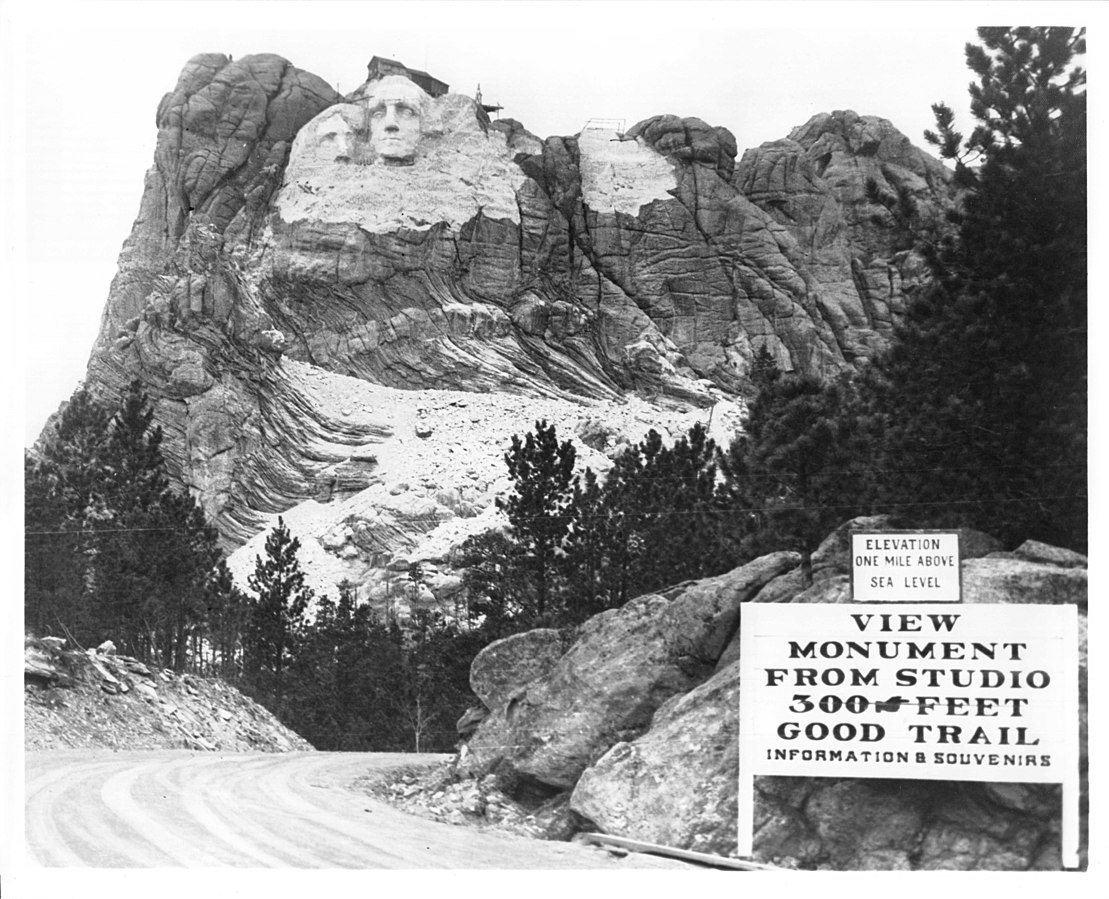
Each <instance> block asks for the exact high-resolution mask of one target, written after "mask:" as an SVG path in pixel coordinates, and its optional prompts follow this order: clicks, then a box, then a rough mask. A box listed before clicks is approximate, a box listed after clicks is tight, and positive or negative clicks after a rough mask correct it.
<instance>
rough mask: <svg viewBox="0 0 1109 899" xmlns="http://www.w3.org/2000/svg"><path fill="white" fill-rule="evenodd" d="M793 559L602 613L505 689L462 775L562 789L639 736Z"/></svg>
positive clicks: (701, 673) (776, 559)
mask: <svg viewBox="0 0 1109 899" xmlns="http://www.w3.org/2000/svg"><path fill="white" fill-rule="evenodd" d="M797 563H798V557H797V555H796V554H795V553H784V552H783V553H775V554H773V555H770V556H765V557H763V558H761V559H757V560H755V561H754V562H752V563H750V564H749V565H746V566H743V567H741V568H737V569H735V570H734V571H731V572H729V573H727V574H724V575H721V576H719V577H716V578H708V579H705V580H703V581H695V582H693V583H692V584H690V585H688V586H686V587H684V588H683V589H682V590H681V591H680V592H678V594H677V595H676V596H675V597H674V598H672V599H667V598H666V597H663V596H658V595H655V594H648V595H646V596H641V597H639V598H638V599H634V600H632V601H631V602H629V603H627V604H626V605H625V606H623V607H622V608H619V609H612V610H609V611H607V612H602V613H601V614H600V615H596V616H594V617H593V618H591V619H589V620H588V621H587V622H586V623H585V624H584V625H583V626H582V628H581V631H580V634H579V636H578V639H577V640H576V641H575V643H574V644H573V645H572V646H571V647H570V648H569V649H568V650H567V651H566V653H565V654H564V655H563V656H562V657H561V658H559V660H558V661H557V662H556V663H555V665H554V666H553V667H552V668H551V670H550V671H549V672H548V673H547V674H546V675H544V676H542V677H539V678H537V679H536V680H533V681H532V682H531V683H529V684H527V685H525V686H523V687H521V688H519V689H517V690H515V691H514V692H512V693H510V694H509V695H508V698H507V702H506V703H505V704H504V705H503V706H501V707H499V708H497V709H494V710H493V712H492V714H491V715H489V717H488V718H487V719H486V720H485V721H484V722H482V724H481V726H480V727H479V728H478V730H477V732H476V733H475V734H474V736H473V737H472V738H471V739H470V741H469V743H468V746H467V749H466V753H465V754H464V757H463V759H462V761H461V763H460V770H461V771H462V772H463V773H467V774H473V775H477V776H482V775H484V774H487V773H489V772H490V771H496V772H497V773H498V775H500V777H501V778H502V779H503V780H504V781H505V782H506V783H508V784H509V785H510V786H513V787H515V786H516V785H517V784H524V785H536V784H538V785H542V786H543V787H545V788H547V789H549V790H567V789H570V788H571V787H573V786H574V784H575V783H576V782H577V779H578V777H579V776H580V775H581V772H582V771H584V770H585V768H586V767H588V766H589V765H590V764H592V763H593V762H594V761H596V759H597V758H599V757H600V756H601V755H602V754H603V753H605V752H606V751H607V750H608V749H609V748H610V747H611V746H613V745H614V744H616V743H618V742H621V741H628V740H631V739H633V738H634V737H637V736H639V734H641V733H642V732H643V731H644V730H645V729H646V728H647V726H648V725H649V724H650V721H651V717H652V715H653V714H654V712H655V710H656V709H657V708H658V707H659V706H660V705H662V704H663V703H664V702H665V701H666V700H667V699H669V698H670V697H672V696H676V695H678V694H681V693H685V692H687V691H688V690H690V689H692V688H693V687H694V686H696V685H697V684H698V683H699V682H700V681H702V680H704V679H705V677H707V676H708V674H709V673H710V672H711V671H712V668H713V667H714V666H715V664H716V661H717V659H718V658H719V656H720V653H721V652H722V651H723V648H724V646H725V645H727V643H728V641H729V640H730V638H731V636H732V634H733V633H734V632H735V630H736V629H737V627H738V620H739V617H738V616H739V607H740V604H741V603H743V602H745V601H747V600H749V599H750V598H751V596H753V595H754V594H755V593H756V592H757V591H758V590H759V588H760V587H761V586H762V585H763V584H765V583H766V582H767V581H768V580H770V579H771V578H773V577H776V576H777V575H779V574H781V573H782V572H783V571H786V570H788V569H789V568H792V567H794V566H795V565H797Z"/></svg>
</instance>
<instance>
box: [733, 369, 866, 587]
mask: <svg viewBox="0 0 1109 899" xmlns="http://www.w3.org/2000/svg"><path fill="white" fill-rule="evenodd" d="M854 407H855V404H854V403H853V402H852V400H851V399H850V390H849V385H848V383H846V382H844V383H837V384H831V385H824V384H821V383H820V382H818V381H816V380H813V379H811V378H807V377H802V376H783V377H781V378H780V379H778V380H775V381H774V382H772V383H770V384H768V385H767V386H766V387H764V389H763V390H762V391H761V392H760V393H759V395H758V396H757V397H756V399H755V401H754V402H753V403H752V404H751V407H750V411H749V415H748V418H747V423H746V427H745V433H744V434H743V435H741V436H740V437H739V438H738V439H737V440H736V441H735V442H734V443H733V444H732V446H731V447H730V449H729V452H728V454H727V458H726V459H724V460H723V461H722V464H723V468H724V471H725V474H726V486H725V492H726V493H727V495H728V497H729V505H731V506H733V507H734V508H737V509H742V508H747V509H750V510H751V515H750V519H749V526H750V524H751V523H753V524H754V527H753V528H752V529H751V530H752V533H751V535H750V536H749V537H747V539H746V541H745V553H744V555H746V556H748V557H753V556H757V555H761V554H763V553H765V552H770V551H772V550H777V549H793V550H795V551H797V552H799V553H801V558H802V572H803V578H804V583H805V584H806V585H807V584H809V583H811V581H812V567H811V555H812V551H813V550H814V549H816V547H817V545H819V541H820V540H821V539H822V538H823V537H825V536H826V535H827V533H828V531H829V530H831V529H832V528H833V527H835V526H836V525H837V524H839V523H840V522H841V521H843V520H844V519H845V518H850V517H851V516H852V515H854V514H858V513H859V512H861V511H863V510H862V508H861V507H860V500H859V496H860V492H861V490H862V484H863V482H864V477H865V473H866V471H867V462H866V458H867V453H866V451H865V449H864V442H863V441H862V440H861V439H860V436H861V435H860V434H859V433H858V432H857V431H856V430H855V425H856V424H857V420H856V419H854V418H853V416H852V414H851V412H850V411H849V410H853V409H854Z"/></svg>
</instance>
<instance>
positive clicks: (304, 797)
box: [26, 751, 687, 869]
mask: <svg viewBox="0 0 1109 899" xmlns="http://www.w3.org/2000/svg"><path fill="white" fill-rule="evenodd" d="M438 758H440V757H439V756H428V755H424V756H413V755H399V754H385V753H326V752H319V753H316V752H304V753H288V754H275V753H258V754H254V753H242V754H238V753H228V754H226V755H220V754H217V753H195V752H118V753H113V752H87V751H82V752H77V751H73V752H70V751H53V752H28V753H27V765H26V785H27V805H26V828H27V831H26V832H27V847H28V851H29V854H30V856H31V858H32V859H33V860H34V861H35V862H37V863H38V864H41V865H43V866H46V867H68V866H83V867H97V868H104V867H108V868H149V867H190V868H194V867H207V868H212V867H245V868H269V867H294V868H408V869H411V868H517V869H518V868H541V869H548V868H609V869H620V868H633V867H636V868H642V867H650V868H675V867H687V866H685V865H684V864H682V863H681V862H676V861H671V860H668V859H662V858H655V857H651V856H643V855H635V854H632V855H629V856H628V857H626V858H615V857H613V856H612V855H610V854H609V853H607V852H604V851H603V850H599V849H595V848H589V847H585V846H579V845H576V844H569V843H551V842H544V841H538V840H528V839H525V838H522V837H514V836H510V835H502V834H493V833H489V832H484V831H479V830H477V829H475V828H469V827H458V826H452V825H448V824H440V823H438V822H435V821H427V820H424V819H422V818H417V817H414V816H412V815H408V814H405V813H403V812H400V811H397V810H396V809H394V808H392V807H390V806H388V805H385V804H383V803H381V802H378V801H375V800H374V799H371V798H370V797H369V796H367V795H365V794H363V793H360V792H359V791H357V790H356V789H352V786H351V785H352V783H353V781H354V780H355V779H356V778H358V777H360V776H362V775H364V774H366V773H367V772H368V771H370V770H371V769H374V768H378V769H380V768H387V767H392V766H397V765H411V764H414V763H417V762H422V761H436V760H437V759H438Z"/></svg>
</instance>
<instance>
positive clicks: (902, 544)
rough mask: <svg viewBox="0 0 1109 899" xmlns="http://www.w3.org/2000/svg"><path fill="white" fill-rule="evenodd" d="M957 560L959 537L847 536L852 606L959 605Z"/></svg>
mask: <svg viewBox="0 0 1109 899" xmlns="http://www.w3.org/2000/svg"><path fill="white" fill-rule="evenodd" d="M959 562H960V560H959V535H958V534H951V533H931V532H927V531H912V532H902V531H887V532H885V533H871V534H864V533H858V534H852V535H851V580H852V583H851V587H852V596H853V597H854V600H855V602H958V601H959V599H960V596H961V589H960V586H961V581H960V578H961V565H960V564H959Z"/></svg>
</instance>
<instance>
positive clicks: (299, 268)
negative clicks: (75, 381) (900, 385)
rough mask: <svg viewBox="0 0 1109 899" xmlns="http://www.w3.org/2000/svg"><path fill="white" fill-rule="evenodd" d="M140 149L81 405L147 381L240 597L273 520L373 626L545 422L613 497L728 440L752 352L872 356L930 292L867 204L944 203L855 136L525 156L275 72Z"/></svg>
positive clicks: (404, 85)
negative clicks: (666, 455)
mask: <svg viewBox="0 0 1109 899" xmlns="http://www.w3.org/2000/svg"><path fill="white" fill-rule="evenodd" d="M157 122H158V129H159V133H158V141H157V148H156V150H155V157H154V164H153V166H152V168H151V169H150V170H149V172H148V173H147V175H146V181H145V187H144V192H143V198H142V202H141V206H140V209H139V214H138V218H137V219H136V221H135V225H134V227H133V229H132V232H131V235H130V236H129V237H128V239H127V241H126V242H125V244H124V247H123V251H122V253H121V255H120V259H119V271H118V274H117V275H116V277H115V279H114V281H113V283H112V286H111V291H110V294H109V297H108V301H107V304H106V307H105V311H104V316H103V320H102V326H101V330H100V334H99V337H98V339H97V342H96V345H95V347H94V349H93V352H92V355H91V358H90V360H89V367H88V374H87V379H86V382H87V383H88V385H89V386H90V387H91V389H92V390H93V392H94V393H96V394H98V395H101V396H103V397H104V398H106V399H114V398H115V397H117V396H118V394H119V391H120V390H121V389H122V388H123V387H124V386H125V385H126V384H127V383H129V382H130V381H131V380H133V379H135V378H138V379H140V380H141V381H142V382H143V383H144V385H145V387H146V390H147V391H148V393H149V395H150V397H151V399H152V401H153V402H154V408H155V418H156V420H157V421H158V422H159V423H160V424H161V425H162V427H163V429H164V432H165V441H164V443H163V452H164V453H165V454H166V457H167V459H168V460H169V463H170V468H171V470H172V471H173V473H174V475H175V476H176V477H177V478H178V479H179V480H180V482H181V483H183V484H185V485H187V486H188V487H189V488H190V489H191V490H192V491H193V492H194V493H195V494H196V495H197V496H198V497H199V498H200V500H201V502H202V503H203V505H204V507H205V509H206V511H207V512H208V514H209V516H210V517H211V518H212V520H213V521H214V522H215V523H216V524H217V525H218V527H219V529H220V532H221V534H222V536H223V539H224V541H225V543H226V545H227V546H228V547H229V548H230V547H242V548H241V549H239V551H238V552H237V553H236V556H235V557H234V558H233V560H232V564H233V567H234V568H235V569H236V570H237V571H238V572H239V573H240V575H242V573H243V572H245V570H246V569H247V568H248V567H249V566H250V564H251V563H252V561H253V558H254V555H255V554H256V553H257V552H258V551H259V550H260V547H261V543H260V540H261V539H262V538H261V537H260V536H259V532H260V531H262V530H263V529H264V528H265V527H266V525H267V524H269V523H270V522H272V521H273V520H274V519H275V518H276V515H277V514H278V513H281V514H284V515H285V516H286V520H287V522H288V523H289V525H290V527H291V529H293V530H294V532H295V533H296V534H297V535H298V536H299V537H300V538H301V541H302V544H303V545H304V552H305V553H307V554H308V555H309V556H310V557H312V558H313V559H314V564H313V566H311V567H313V568H314V569H315V571H316V577H317V578H319V579H321V580H320V583H318V584H317V587H320V586H322V587H325V588H326V586H327V585H328V584H334V583H336V582H337V581H338V580H340V579H342V578H348V579H350V580H352V581H353V582H355V583H356V584H358V585H360V594H361V596H362V597H363V598H376V599H377V600H379V601H382V602H389V597H390V596H391V595H392V587H391V583H392V579H393V578H394V576H395V575H396V573H397V572H403V571H405V570H406V569H407V566H408V563H409V562H410V561H424V562H430V563H433V564H432V566H431V567H430V571H431V577H430V579H429V581H428V590H429V594H428V596H426V597H425V600H426V601H428V602H439V603H444V602H448V601H449V597H450V591H451V590H452V589H455V587H456V586H457V578H454V577H453V576H452V575H451V573H450V571H449V566H447V565H446V564H441V568H442V570H437V569H436V568H435V563H445V560H446V557H447V554H448V552H449V549H450V547H451V546H452V545H456V544H457V543H458V542H460V541H461V540H462V539H464V537H465V536H466V535H467V534H469V533H474V532H476V531H478V530H481V529H484V528H485V527H489V526H493V525H494V524H495V523H496V515H495V512H494V509H493V506H492V502H493V498H494V497H495V496H496V495H497V493H498V492H499V491H501V490H503V489H504V488H505V486H506V482H505V481H504V475H505V471H504V467H503V463H502V462H501V454H502V453H503V451H504V449H505V447H506V445H507V443H508V439H509V437H510V436H511V435H512V434H513V433H522V432H524V431H526V430H529V429H530V428H531V426H532V424H533V423H534V421H535V420H536V419H539V418H546V419H548V420H549V421H552V422H556V423H557V424H558V425H559V427H560V429H561V430H562V432H563V435H562V436H571V432H574V434H575V435H576V436H575V441H576V442H577V443H578V445H579V449H580V451H581V452H580V455H581V458H582V461H583V463H584V464H589V465H592V466H593V467H594V468H595V469H603V468H604V467H605V466H606V465H607V464H608V462H607V458H606V451H607V452H609V453H611V452H612V450H613V448H614V447H617V446H619V444H620V442H621V441H627V440H637V439H639V438H640V437H641V436H642V435H643V434H644V433H645V432H646V431H647V430H648V429H649V428H651V427H654V428H656V429H657V430H659V431H660V432H664V437H665V436H667V435H669V436H671V437H672V436H677V435H678V434H680V433H683V432H684V431H685V430H686V429H687V428H688V427H689V426H690V425H692V424H693V423H694V422H697V421H702V422H707V423H709V424H710V425H711V426H712V429H713V433H714V435H715V436H717V437H718V439H721V440H727V439H728V437H729V436H730V435H731V434H732V433H734V431H735V429H736V428H737V427H738V426H739V424H740V422H741V420H742V413H743V405H744V404H743V400H744V396H745V395H746V394H747V393H748V392H749V390H750V381H749V378H748V373H749V371H750V367H751V363H752V359H753V357H754V355H755V354H756V353H757V352H759V351H760V350H761V349H763V348H765V349H766V350H767V351H769V353H770V354H771V355H772V356H773V357H774V359H775V360H776V361H777V363H778V365H779V367H781V368H783V369H785V370H793V371H803V372H807V373H811V374H815V375H817V376H822V377H829V376H832V375H833V374H835V373H836V372H838V371H841V370H843V369H845V368H847V367H850V366H852V365H856V364H858V363H859V362H860V361H861V360H864V359H866V358H868V357H869V356H871V355H873V354H874V353H875V352H877V351H879V350H880V349H881V348H882V347H884V346H885V345H886V344H887V342H888V341H889V339H890V335H891V332H892V328H893V326H894V324H895V323H896V322H897V320H898V318H899V316H900V315H901V314H902V313H903V311H904V309H905V304H906V302H907V301H908V299H909V298H910V297H911V296H912V295H913V293H914V291H915V290H917V289H918V288H919V287H920V285H921V279H922V277H923V268H922V266H921V263H920V260H919V258H918V257H917V256H916V255H915V254H914V253H913V251H912V250H911V243H912V234H911V233H909V232H908V231H907V230H906V228H905V227H904V225H903V224H901V223H899V222H897V221H896V220H895V219H894V218H893V217H892V216H891V214H890V213H889V212H888V211H886V209H885V208H884V207H882V206H880V205H877V204H875V203H873V202H871V201H870V200H869V199H868V196H870V195H871V194H869V193H868V190H867V183H868V181H873V182H874V183H875V184H876V185H877V187H878V188H879V190H880V192H883V193H886V194H891V195H896V194H898V193H908V194H909V195H911V196H912V197H913V198H914V199H915V200H916V203H917V207H918V209H919V210H920V211H921V214H922V215H924V216H927V217H932V218H938V217H939V216H940V215H941V214H942V212H943V210H944V209H945V208H946V206H947V205H948V204H949V203H950V201H951V197H952V188H951V186H950V184H949V178H948V175H947V172H946V170H945V169H944V168H943V167H942V166H941V165H940V164H939V163H938V162H936V161H935V160H934V159H932V158H930V157H929V156H927V155H926V154H924V153H923V152H921V151H920V150H918V149H916V148H915V147H913V146H912V144H911V143H910V142H909V141H908V139H907V138H905V137H904V136H903V135H901V134H900V133H899V132H898V131H897V130H896V129H895V128H894V127H893V126H892V125H891V124H890V123H889V122H887V121H885V120H882V119H877V118H874V117H869V116H860V115H857V114H856V113H854V112H849V111H839V112H833V113H830V114H822V115H818V116H815V117H814V118H812V119H811V120H810V121H809V122H807V123H805V124H804V125H802V126H801V127H799V128H797V129H795V130H794V131H793V132H792V133H791V134H790V135H789V136H788V137H787V138H785V139H782V140H777V141H773V142H770V143H766V144H763V145H762V146H760V147H758V148H756V149H753V150H748V151H747V152H745V153H744V154H743V155H742V156H738V152H737V147H736V143H735V139H734V137H733V136H732V135H731V133H730V132H729V131H727V129H725V128H722V127H713V126H710V125H708V124H706V123H704V122H702V121H700V120H698V119H693V118H680V117H677V116H673V115H660V116H655V117H653V118H650V119H647V120H645V121H643V122H640V123H638V124H637V125H635V126H634V127H632V128H631V129H629V130H628V131H627V132H625V133H622V134H618V133H615V132H611V131H606V130H602V129H593V128H586V129H585V130H583V131H582V132H581V133H580V134H578V135H575V136H571V137H549V138H546V139H543V140H541V139H539V138H538V137H536V136H535V135H533V134H531V133H529V132H528V131H527V130H526V129H525V128H524V127H523V125H521V124H520V123H518V122H515V121H513V120H511V119H504V120H500V121H495V122H494V121H490V120H489V119H488V117H487V116H486V114H485V113H484V112H483V111H482V110H481V109H480V107H479V106H478V105H477V104H475V103H474V101H473V100H471V99H470V98H468V97H464V96H461V95H457V94H447V95H445V96H442V97H439V98H434V99H433V98H431V97H429V96H427V95H426V94H423V92H422V91H420V90H419V89H418V88H416V87H415V85H413V84H412V83H411V82H408V81H406V80H404V79H399V78H396V77H391V78H385V79H382V80H379V81H373V82H368V83H367V84H365V85H362V86H361V87H360V88H359V89H358V90H357V91H355V92H354V93H352V94H350V95H348V96H346V97H341V96H339V95H338V94H337V93H336V92H335V91H334V90H333V89H332V88H331V87H330V86H328V85H327V84H326V83H325V82H323V81H322V80H321V79H319V78H317V77H316V76H314V75H311V74H309V73H307V72H304V71H302V70H300V69H297V68H296V67H294V66H293V65H292V64H290V63H289V62H288V61H286V60H284V59H282V58H281V57H278V56H274V55H258V56H249V57H245V58H242V59H238V60H235V61H232V60H231V59H229V58H228V57H225V56H222V55H218V54H205V55H201V56H197V57H194V58H193V59H192V60H190V61H189V62H188V64H187V65H186V66H185V68H184V70H183V71H182V74H181V76H180V79H179V81H178V83H177V85H176V87H175V88H174V89H173V90H172V91H171V92H170V93H169V94H167V95H166V96H165V98H164V99H163V100H162V102H161V104H160V105H159V108H158V114H157ZM737 156H738V158H737ZM598 427H600V433H601V434H602V438H601V439H600V440H597V439H586V440H583V439H581V438H582V437H583V436H588V435H594V436H595V435H596V434H597V433H598ZM590 444H592V445H590ZM248 541H250V542H249V543H248ZM243 544H247V545H246V546H243Z"/></svg>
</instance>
